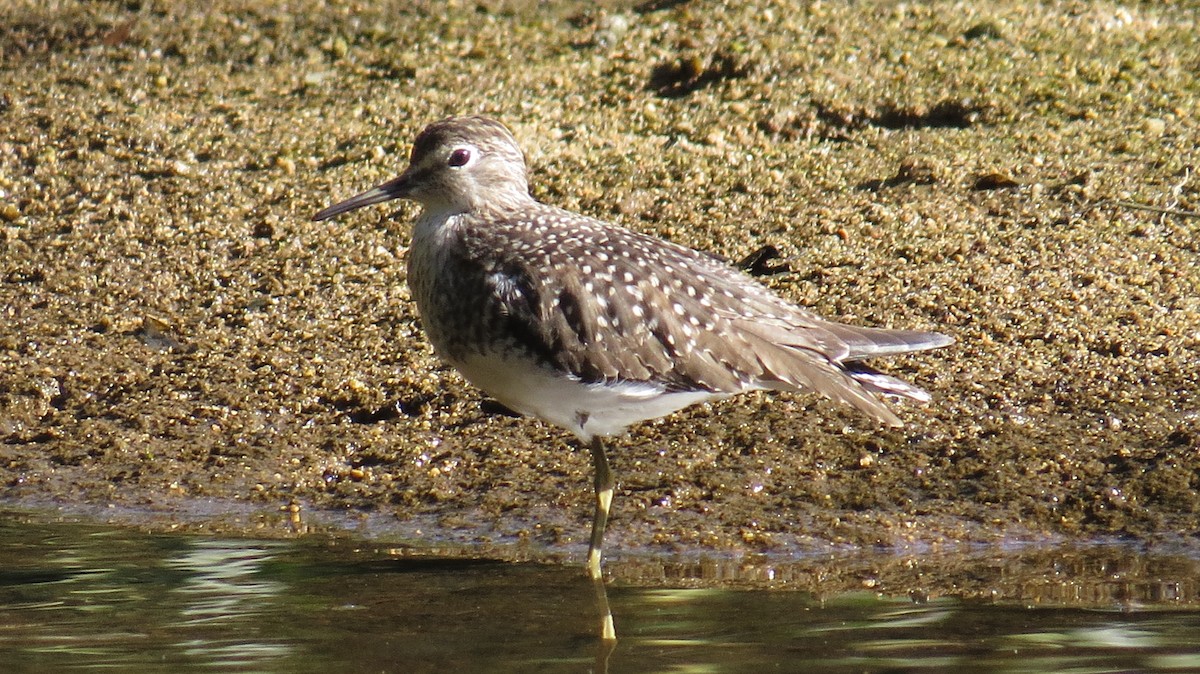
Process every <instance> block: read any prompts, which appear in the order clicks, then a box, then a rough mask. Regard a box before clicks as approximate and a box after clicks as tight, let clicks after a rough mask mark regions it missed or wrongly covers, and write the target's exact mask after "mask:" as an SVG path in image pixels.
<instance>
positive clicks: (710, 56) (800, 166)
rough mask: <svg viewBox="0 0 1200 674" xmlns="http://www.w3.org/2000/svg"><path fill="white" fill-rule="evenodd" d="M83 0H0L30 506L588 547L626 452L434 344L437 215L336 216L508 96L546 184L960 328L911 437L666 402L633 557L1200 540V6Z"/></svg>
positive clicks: (842, 417)
mask: <svg viewBox="0 0 1200 674" xmlns="http://www.w3.org/2000/svg"><path fill="white" fill-rule="evenodd" d="M45 4H46V3H42V2H33V1H32V0H26V1H24V2H21V1H19V2H15V3H8V5H6V7H7V8H6V9H4V10H0V20H2V21H3V23H4V25H5V26H6V29H5V32H6V37H5V40H4V42H3V44H2V46H0V49H2V50H3V51H2V54H3V58H2V61H0V65H2V67H0V113H2V116H0V119H2V120H3V122H2V124H3V128H4V131H3V133H2V134H0V309H2V311H3V321H2V323H0V479H2V482H0V484H3V491H2V492H0V493H2V496H3V498H4V500H6V501H8V502H10V503H13V502H15V503H34V502H36V503H47V502H51V503H57V504H62V505H64V506H66V507H68V508H70V507H76V508H88V509H90V508H95V507H96V506H107V505H110V504H111V505H114V506H118V508H117V510H120V511H121V512H127V511H128V512H138V511H140V512H153V513H155V518H154V521H157V522H160V523H162V525H163V526H172V523H176V522H178V521H180V520H188V521H195V518H196V514H197V513H205V514H206V515H207V514H212V515H214V516H216V514H217V513H211V511H212V510H213V507H212V505H211V504H213V503H221V502H227V503H235V502H240V503H244V504H247V505H246V506H245V507H247V508H250V509H254V508H262V509H264V510H275V509H278V508H280V507H287V506H289V505H291V506H293V507H296V508H299V509H300V510H301V512H303V513H308V514H319V513H322V512H325V513H332V512H337V513H347V512H348V513H367V514H369V515H370V517H371V518H373V519H374V520H383V521H394V522H396V523H397V525H398V526H400V527H404V526H409V527H410V528H411V527H412V524H411V523H413V522H421V523H422V526H421V527H420V533H421V534H422V535H425V536H428V537H429V538H430V539H431V540H435V541H436V540H443V539H450V538H455V539H464V540H476V541H482V542H497V541H498V542H504V541H509V540H513V539H523V540H527V541H529V542H530V543H532V544H533V545H534V547H535V548H538V547H543V548H546V549H555V548H556V546H559V545H560V544H571V545H572V546H574V547H578V546H580V545H583V544H585V543H586V536H587V523H588V521H589V518H590V516H591V505H590V503H591V501H590V499H591V492H590V488H591V487H590V484H591V466H590V462H589V458H588V456H587V453H586V452H585V451H580V450H579V449H578V448H577V447H575V445H574V444H573V442H571V441H570V439H569V437H568V436H567V434H566V433H564V432H562V431H559V430H557V429H554V428H550V427H547V426H544V425H542V424H540V423H539V422H535V421H531V420H522V419H516V418H512V417H509V416H506V415H504V414H502V413H499V411H498V410H497V408H496V406H495V405H494V404H493V403H490V402H489V401H487V400H486V399H485V398H484V397H483V396H482V395H481V394H480V393H479V392H478V391H476V390H474V389H473V388H471V387H470V386H469V385H467V384H466V383H465V382H464V381H463V380H462V379H460V378H459V376H458V375H457V374H456V373H454V372H453V371H451V370H449V369H447V368H446V367H445V366H444V365H443V364H441V363H440V362H439V361H438V359H437V358H436V357H435V356H434V354H433V353H432V351H431V349H430V347H429V346H428V344H427V342H426V341H425V339H424V337H423V334H422V332H421V329H420V324H419V320H418V318H417V316H416V315H415V311H414V308H413V306H412V304H411V302H410V301H409V297H408V289H407V286H406V283H405V270H404V260H405V255H406V246H407V242H408V223H409V221H410V220H411V217H412V216H413V214H414V209H413V208H412V207H411V206H407V205H401V206H398V207H397V208H395V209H393V208H389V207H381V208H375V209H371V210H368V211H362V212H358V213H354V214H351V215H348V216H343V217H341V218H339V219H338V220H336V221H334V222H327V223H315V222H312V221H311V217H312V215H313V214H314V213H315V212H316V211H318V210H319V209H320V208H322V207H324V206H326V205H328V204H330V203H333V202H334V201H336V200H338V199H341V198H344V197H346V196H349V195H350V194H353V193H356V192H358V191H361V190H363V189H366V188H368V187H370V186H372V185H374V184H376V183H378V182H381V181H382V180H384V179H386V178H388V177H390V176H392V175H394V174H395V173H397V172H398V171H399V170H401V169H402V168H403V165H404V163H405V161H406V158H407V153H408V149H409V143H410V142H411V139H412V138H413V136H414V135H415V133H416V132H417V131H419V130H420V128H421V127H423V126H424V125H425V124H426V123H428V122H430V121H432V120H434V119H437V118H440V117H442V116H445V115H448V114H453V113H465V112H484V113H488V114H491V115H494V116H496V117H498V118H500V119H502V120H503V121H504V122H505V123H506V124H508V125H509V126H510V127H511V128H512V129H513V131H514V133H515V134H516V136H517V138H518V139H519V140H520V141H521V142H522V144H523V146H524V148H525V150H526V155H527V159H528V161H529V164H530V167H531V172H532V176H531V183H532V184H533V191H534V194H535V195H536V196H538V197H539V198H541V199H542V200H544V201H548V202H551V203H554V204H558V205H561V206H564V207H567V208H571V209H575V210H578V211H582V212H584V213H588V214H590V215H594V216H597V217H601V218H605V219H610V220H615V221H617V222H620V223H622V224H624V225H626V226H628V227H631V228H633V229H636V230H639V231H643V232H648V233H651V234H654V235H657V236H661V237H665V238H668V239H671V240H674V241H677V242H679V243H683V244H686V245H689V246H693V247H697V248H702V249H705V250H709V251H712V252H714V253H718V254H720V255H724V256H726V257H729V258H731V259H739V258H741V257H743V256H745V255H746V254H748V253H750V252H752V251H754V250H756V249H758V248H760V247H762V246H764V245H773V246H775V247H776V248H778V249H779V250H780V251H781V253H782V255H783V262H782V263H783V264H786V265H787V267H788V269H790V271H789V272H788V273H783V274H777V275H773V276H769V277H764V278H763V282H764V283H767V284H769V285H771V286H772V287H773V288H775V289H776V290H777V291H778V292H779V293H781V294H782V295H784V296H786V297H788V298H790V299H793V300H794V301H796V302H798V303H801V304H803V305H806V306H809V307H811V308H813V309H814V310H816V311H819V312H821V313H823V314H826V315H828V316H836V317H840V318H841V319H843V320H845V321H847V322H854V323H859V324H862V325H871V326H892V327H910V328H919V329H935V330H939V331H943V332H947V333H949V334H951V335H953V336H954V337H955V338H956V339H957V340H958V343H957V344H956V345H955V346H954V347H952V348H950V349H945V350H941V351H936V352H930V353H926V354H921V355H918V356H914V357H909V358H904V359H899V360H896V361H893V362H889V363H887V364H886V365H884V367H886V368H887V369H888V370H889V371H890V372H892V373H894V374H898V375H901V376H903V377H905V378H907V379H910V380H911V381H914V382H916V383H918V384H919V385H921V386H922V387H925V388H927V389H928V390H929V391H930V392H931V393H932V394H933V396H934V402H933V403H932V404H930V405H928V406H926V407H919V406H911V405H910V406H905V407H901V408H900V414H901V415H902V417H903V418H904V420H905V421H906V424H907V425H906V427H905V428H903V429H901V430H888V429H881V428H877V427H875V426H874V425H873V424H872V423H871V422H870V421H869V420H866V419H865V418H862V417H860V416H858V415H856V414H855V413H854V412H853V411H850V410H844V409H841V408H839V407H837V406H835V405H833V404H831V403H828V402H826V401H823V400H818V399H816V398H815V397H805V396H779V395H766V394H763V395H747V396H742V397H739V398H737V399H734V400H730V401H726V402H723V403H720V404H715V405H711V406H701V407H697V408H693V409H691V410H689V411H687V412H684V413H680V414H676V415H674V416H671V417H669V418H667V419H665V420H662V421H659V422H653V423H647V424H644V425H641V426H639V427H637V428H635V429H634V430H633V432H631V433H630V434H629V436H628V437H626V438H624V439H622V440H619V441H617V443H616V445H615V447H614V448H613V450H612V453H611V455H612V458H613V462H614V469H615V471H616V473H617V476H618V480H619V488H618V493H617V499H616V503H615V512H614V516H613V520H612V522H611V524H610V538H609V541H610V546H611V547H612V548H613V549H618V550H619V549H625V550H667V551H673V552H683V553H689V552H693V551H697V550H724V551H738V550H754V551H772V552H774V551H778V552H783V553H787V552H790V551H804V550H821V549H827V548H830V547H844V546H847V545H849V546H884V547H896V548H903V547H905V546H918V547H923V546H943V545H950V546H953V545H958V544H960V543H963V542H989V541H1001V540H1003V541H1011V540H1014V539H1033V540H1040V539H1053V540H1063V539H1080V540H1093V539H1096V538H1103V537H1112V536H1115V537H1120V538H1128V539H1132V540H1134V541H1138V542H1143V543H1148V544H1155V543H1160V542H1170V543H1172V544H1182V545H1184V546H1191V547H1192V548H1193V549H1194V546H1196V545H1197V543H1198V541H1197V538H1196V534H1197V531H1200V375H1198V374H1197V372H1198V371H1200V367H1198V363H1200V262H1198V260H1200V255H1198V254H1200V218H1197V212H1198V211H1200V178H1197V177H1196V175H1195V171H1196V168H1197V166H1200V151H1198V150H1197V147H1198V146H1200V85H1198V84H1197V81H1198V80H1197V77H1196V72H1197V69H1198V68H1200V61H1198V60H1197V54H1200V37H1198V36H1200V27H1198V26H1197V16H1198V12H1197V7H1196V5H1194V4H1192V3H1188V5H1189V6H1188V7H1184V8H1179V7H1176V8H1168V7H1166V6H1158V5H1142V4H1139V5H1128V6H1121V5H1115V4H1111V3H1095V4H1089V3H1075V2H1055V3H1049V4H1046V3H1034V2H1002V3H982V4H980V5H978V6H976V7H972V6H970V5H965V6H964V5H962V4H954V3H932V4H928V5H927V4H924V3H903V4H902V3H890V2H888V3H883V2H880V3H855V4H854V5H853V6H851V7H848V8H847V7H842V6H841V5H840V4H839V3H799V2H793V3H786V2H785V3H777V4H770V5H766V4H763V5H762V6H760V7H759V8H756V9H754V10H749V9H746V10H734V9H723V8H718V7H717V5H716V4H715V3H705V2H682V3H671V2H662V3H645V4H641V5H632V6H630V5H628V4H622V5H615V6H613V7H611V8H610V9H608V10H607V11H600V10H595V9H590V8H589V7H590V5H588V4H586V3H581V4H580V5H579V6H577V7H575V8H564V9H561V10H558V11H556V12H554V13H552V14H544V13H539V12H538V11H536V10H535V9H534V8H533V6H534V4H535V3H531V2H530V3H521V2H513V3H504V2H481V3H474V2H472V3H451V7H450V9H449V10H447V11H445V12H439V11H434V10H428V11H423V10H420V9H414V8H413V5H414V3H409V2H369V3H360V2H316V1H309V0H298V1H295V2H286V3H285V2H249V1H243V2H236V1H229V2H227V1H224V0H218V1H217V2H214V3H205V4H203V5H201V4H199V3H145V4H144V5H143V7H142V9H140V10H131V9H129V8H128V7H129V3H97V2H58V3H51V6H50V8H46V7H45ZM134 4H136V3H134ZM14 5H15V7H14ZM526 5H528V7H527V6H526ZM431 6H437V7H441V6H442V5H441V3H436V5H435V4H433V3H431ZM777 262H778V261H777ZM881 365H883V364H881ZM127 509H128V510H127ZM114 512H115V511H114ZM406 523H408V524H406ZM409 533H412V531H410V532H409ZM574 547H573V548H572V549H574Z"/></svg>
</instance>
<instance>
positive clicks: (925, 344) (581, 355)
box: [468, 204, 940, 424]
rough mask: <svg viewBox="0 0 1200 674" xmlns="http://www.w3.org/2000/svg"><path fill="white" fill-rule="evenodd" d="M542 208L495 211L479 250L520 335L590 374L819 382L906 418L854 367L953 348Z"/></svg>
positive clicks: (701, 385) (543, 354) (764, 383)
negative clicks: (841, 314) (842, 318)
mask: <svg viewBox="0 0 1200 674" xmlns="http://www.w3.org/2000/svg"><path fill="white" fill-rule="evenodd" d="M539 206H540V208H539V209H537V210H536V211H535V212H534V214H532V215H531V214H530V213H529V212H527V213H525V214H523V215H524V217H523V219H520V220H517V219H512V218H489V220H490V222H491V225H490V226H486V227H481V228H479V229H478V230H477V231H474V232H472V233H471V234H470V237H469V239H470V241H469V243H468V245H470V246H473V247H476V248H477V249H478V251H479V253H480V254H481V256H482V257H487V258H489V259H492V260H495V261H496V263H495V265H496V267H495V269H494V270H492V273H490V274H488V275H486V276H487V278H489V279H491V281H490V282H491V283H492V284H493V290H492V292H493V296H494V297H496V299H497V300H499V303H500V304H501V305H502V307H503V311H502V313H503V315H504V317H505V321H506V325H507V327H506V330H507V331H508V332H509V334H510V335H511V336H512V338H514V339H515V340H517V341H520V342H521V343H522V344H524V345H525V347H526V348H527V349H528V351H529V352H530V353H534V354H537V356H538V357H539V358H540V359H541V360H543V361H544V362H545V363H546V364H547V365H549V366H551V367H553V368H555V369H558V370H561V371H565V372H570V373H572V374H573V375H575V376H577V377H579V378H580V379H581V380H582V381H585V382H615V381H636V382H649V383H654V384H656V385H659V386H662V387H664V388H665V389H667V390H678V391H686V390H704V391H713V392H727V393H735V392H738V391H744V390H747V389H753V388H774V389H781V390H802V389H803V390H812V391H816V392H819V393H822V394H824V395H827V396H829V397H831V398H833V399H835V400H839V401H843V402H846V403H849V404H851V405H853V406H854V407H857V408H859V409H861V410H863V411H864V412H867V413H868V414H870V415H871V416H873V417H875V418H877V419H879V420H880V421H883V422H885V423H889V424H898V423H899V420H898V419H897V418H896V417H895V415H894V414H893V413H892V412H891V411H890V410H888V409H887V407H886V406H885V405H884V404H883V402H882V401H880V400H879V399H878V398H877V397H876V396H875V395H873V394H872V393H871V392H870V391H869V390H868V388H865V387H864V386H863V384H862V383H860V382H859V381H858V380H856V379H855V377H854V373H853V372H851V371H847V370H846V368H845V367H844V366H843V365H842V363H843V362H844V361H847V360H854V359H856V358H862V357H867V356H870V355H886V354H889V353H899V352H903V351H912V350H917V349H921V348H932V346H934V345H940V342H938V341H937V340H936V339H931V337H930V335H931V333H919V332H912V331H889V330H873V329H867V328H856V327H853V326H847V325H842V324H837V323H832V322H829V321H826V320H824V319H822V318H820V317H819V316H817V315H816V314H814V313H812V312H810V311H807V310H805V309H802V308H800V307H796V306H794V305H791V304H790V303H788V302H786V301H784V300H783V299H782V298H780V297H778V296H776V295H775V294H774V293H772V292H771V291H770V290H769V289H767V288H765V287H764V286H762V285H760V284H758V283H757V282H756V281H754V280H753V279H752V278H750V277H748V276H746V275H745V274H742V273H741V272H739V271H737V270H735V269H732V268H730V267H728V266H726V265H724V264H722V263H721V262H718V261H717V260H715V259H713V258H711V257H709V256H706V255H703V254H701V253H698V252H696V251H694V250H691V249H689V248H685V247H683V246H678V245H675V244H671V243H666V242H663V241H660V240H657V239H654V238H651V237H648V236H644V235H641V234H637V233H635V232H632V231H629V230H626V229H624V228H620V227H617V226H614V225H610V224H607V223H604V222H601V221H598V220H594V219H591V218H585V217H583V216H579V215H576V214H573V213H570V212H568V211H563V210H561V209H557V208H554V207H550V206H544V205H541V204H539ZM499 223H504V224H499ZM564 224H568V225H570V228H569V231H570V234H569V235H567V234H563V233H562V232H563V229H562V228H563V225H564ZM550 269H552V270H553V273H550V272H549V271H548V270H550ZM697 279H700V280H702V281H703V283H700V282H698V281H697ZM884 392H887V391H884ZM896 394H897V395H904V393H903V391H899V392H897V393H896Z"/></svg>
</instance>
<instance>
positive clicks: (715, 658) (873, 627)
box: [0, 512, 1200, 672]
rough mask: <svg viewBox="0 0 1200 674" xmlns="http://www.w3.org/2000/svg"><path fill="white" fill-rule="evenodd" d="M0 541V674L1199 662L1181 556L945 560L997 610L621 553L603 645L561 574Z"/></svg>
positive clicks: (107, 534)
mask: <svg viewBox="0 0 1200 674" xmlns="http://www.w3.org/2000/svg"><path fill="white" fill-rule="evenodd" d="M0 540H3V541H4V544H3V546H0V662H3V663H4V666H3V669H4V671H14V672H24V671H60V670H77V669H87V670H113V671H165V670H176V671H178V670H204V671H239V672H241V671H260V672H296V671H404V672H422V671H429V672H433V671H439V672H444V671H449V670H458V671H491V672H495V671H538V672H557V671H564V672H574V671H589V670H597V669H604V668H605V667H607V668H608V670H609V671H613V672H621V671H672V672H736V671H747V670H751V669H754V668H770V669H771V670H773V671H818V670H820V671H844V672H862V671H867V672H871V671H961V670H962V669H964V668H965V667H968V666H969V667H971V668H973V669H979V670H987V671H1006V672H1038V671H1079V672H1084V671H1086V672H1116V671H1196V670H1200V598H1198V597H1197V578H1196V576H1195V575H1194V570H1195V569H1196V568H1197V567H1196V560H1194V559H1191V558H1188V557H1186V556H1178V555H1175V556H1172V555H1146V554H1139V553H1137V552H1136V551H1132V550H1124V549H1114V548H1111V547H1110V548H1106V549H1104V550H1102V551H1101V553H1100V554H1098V555H1096V556H1093V557H1088V556H1086V555H1084V556H1079V557H1070V558H1069V559H1073V560H1077V561H1078V560H1084V559H1086V560H1092V561H1086V562H1081V564H1082V565H1083V566H1088V567H1094V568H1092V569H1091V573H1090V574H1087V577H1088V578H1092V580H1091V581H1088V582H1084V580H1083V577H1084V574H1081V572H1080V568H1078V567H1079V565H1078V564H1075V563H1073V562H1066V563H1059V564H1050V565H1049V566H1048V567H1047V568H1048V569H1049V570H1048V571H1046V572H1044V573H1043V577H1042V581H1043V582H1040V583H1039V582H1038V581H1037V575H1036V574H1032V573H1030V572H1029V568H1030V565H1029V564H1027V563H1019V562H1013V561H1011V560H1008V561H1006V560H1003V559H997V558H995V557H994V556H993V557H979V558H977V559H978V560H979V561H978V562H977V563H975V565H974V567H970V565H968V567H969V568H966V569H963V568H959V567H956V570H955V571H953V573H956V574H963V576H962V577H963V578H969V577H970V576H971V575H972V574H974V575H975V576H977V577H980V578H985V577H986V578H993V579H995V580H992V581H988V582H991V583H994V584H995V586H996V587H997V588H998V589H997V591H996V593H995V595H994V598H992V599H979V598H967V597H963V596H959V597H953V596H941V597H933V598H931V597H928V596H925V595H923V594H922V593H920V592H912V593H911V595H909V596H899V597H895V596H887V594H881V593H879V592H877V591H872V590H868V589H866V588H867V586H869V585H871V584H872V583H873V582H876V581H873V580H871V579H864V581H863V587H864V589H861V590H859V591H856V592H842V593H838V594H834V595H831V596H824V597H818V596H815V595H814V594H813V593H812V592H807V591H797V590H794V589H787V588H791V587H795V586H797V585H796V584H795V583H789V582H788V578H793V579H794V578H798V577H800V576H801V575H804V576H805V577H807V576H808V575H809V574H810V573H812V568H813V567H812V565H811V564H808V565H805V566H804V569H805V571H804V572H803V573H801V572H800V571H798V570H797V567H796V566H794V565H789V564H788V563H785V562H780V563H774V564H763V563H761V560H760V562H758V563H747V562H746V560H740V561H736V562H735V561H732V560H726V561H724V562H721V561H717V562H705V561H692V562H687V563H674V564H664V563H662V562H661V561H654V560H652V559H643V560H634V561H628V560H627V561H626V562H623V563H622V562H618V563H617V564H616V566H617V567H618V568H617V573H616V574H615V575H617V580H615V581H614V582H613V583H612V584H611V585H610V587H609V589H608V596H609V600H610V602H611V605H612V610H613V613H614V615H615V617H616V622H617V630H618V635H619V640H618V642H617V644H616V646H615V648H613V649H611V652H609V649H605V648H603V647H602V645H601V644H600V642H599V641H598V639H597V638H596V636H595V635H596V629H597V615H596V605H595V597H594V595H593V588H592V586H591V584H590V583H589V582H588V581H587V580H586V579H585V578H584V574H583V572H582V570H581V569H580V568H578V567H576V566H566V565H542V564H533V563H511V562H495V561H488V560H477V559H471V558H469V557H461V556H460V557H440V556H430V555H429V553H428V552H426V553H416V554H414V553H413V552H412V551H411V550H402V549H399V548H388V547H386V546H385V545H383V544H380V543H378V542H371V543H364V542H362V541H357V542H355V541H347V540H345V539H338V538H330V537H325V536H307V537H302V538H299V539H295V540H287V541H278V540H253V539H236V538H220V537H212V536H197V535H182V534H175V535H163V534H145V533H142V532H140V531H138V530H136V529H133V528H127V527H113V526H107V525H99V524H87V523H77V522H60V521H53V520H51V519H49V518H46V517H44V516H31V515H29V514H28V513H17V512H0ZM1096 560H1102V561H1096ZM889 563H890V562H883V563H881V564H879V568H884V567H886V566H887V565H888V564H889ZM908 566H911V563H909V564H908ZM768 567H769V569H770V570H769V571H764V569H767V568H768ZM843 568H844V567H843ZM972 568H974V569H975V570H974V571H972ZM652 569H657V570H656V571H652ZM739 569H740V571H739ZM997 569H1002V571H1001V573H1000V574H999V575H997V574H996V570H997ZM1018 569H1019V570H1018ZM826 573H828V574H829V576H830V578H831V582H830V585H831V586H836V585H838V583H837V582H835V580H836V579H835V576H836V575H837V571H836V565H835V567H830V569H829V570H828V571H827V572H826ZM923 573H925V574H931V573H936V570H935V567H933V566H930V567H928V568H927V569H926V570H925V571H924V572H923ZM859 575H863V574H861V573H860V574H859ZM879 575H881V576H882V575H884V574H879ZM1056 575H1057V576H1059V577H1058V578H1055V577H1054V576H1056ZM764 576H773V577H775V580H772V581H763V580H762V578H763V577H764ZM1004 576H1007V577H1008V578H1009V581H1010V582H1009V583H1008V584H1006V583H1005V581H1004V580H1003V579H1002V577H1004ZM1106 577H1107V578H1108V581H1107V582H1106V581H1105V578H1106ZM968 584H969V583H968V582H966V581H964V582H963V585H964V586H966V585H968ZM1013 587H1025V588H1026V590H1023V592H1024V593H1025V594H1026V596H1025V597H1024V598H1021V597H1015V596H1013V595H1014V594H1016V593H1017V591H1015V590H1013V589H1012V588H1013ZM781 588H782V589H781ZM964 594H978V592H976V591H974V590H972V591H970V592H969V593H968V592H964Z"/></svg>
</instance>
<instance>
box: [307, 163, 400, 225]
mask: <svg viewBox="0 0 1200 674" xmlns="http://www.w3.org/2000/svg"><path fill="white" fill-rule="evenodd" d="M409 182H410V181H409V179H408V174H407V173H403V174H401V175H400V177H398V178H393V179H392V180H389V181H387V182H386V183H384V184H382V185H380V186H378V187H375V188H372V189H369V190H367V191H366V192H363V193H362V194H359V195H356V196H353V197H350V198H349V199H347V200H345V201H342V202H339V203H336V204H334V205H332V206H330V207H329V208H326V209H325V210H323V211H321V212H320V213H317V214H316V215H314V216H313V220H328V219H329V218H332V217H334V216H335V215H341V214H342V213H345V212H346V211H352V210H354V209H356V208H362V207H363V206H370V205H371V204H378V203H381V202H384V201H391V200H392V199H403V198H405V197H407V196H408V186H409Z"/></svg>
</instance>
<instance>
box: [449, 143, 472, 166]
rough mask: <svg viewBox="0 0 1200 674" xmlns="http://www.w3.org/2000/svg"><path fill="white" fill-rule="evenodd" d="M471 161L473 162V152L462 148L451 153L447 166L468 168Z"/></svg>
mask: <svg viewBox="0 0 1200 674" xmlns="http://www.w3.org/2000/svg"><path fill="white" fill-rule="evenodd" d="M469 161H471V151H470V150H466V149H463V148H461V147H460V148H458V149H457V150H455V151H454V152H451V153H450V158H449V159H447V160H446V164H448V165H450V166H466V165H467V162H469Z"/></svg>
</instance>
